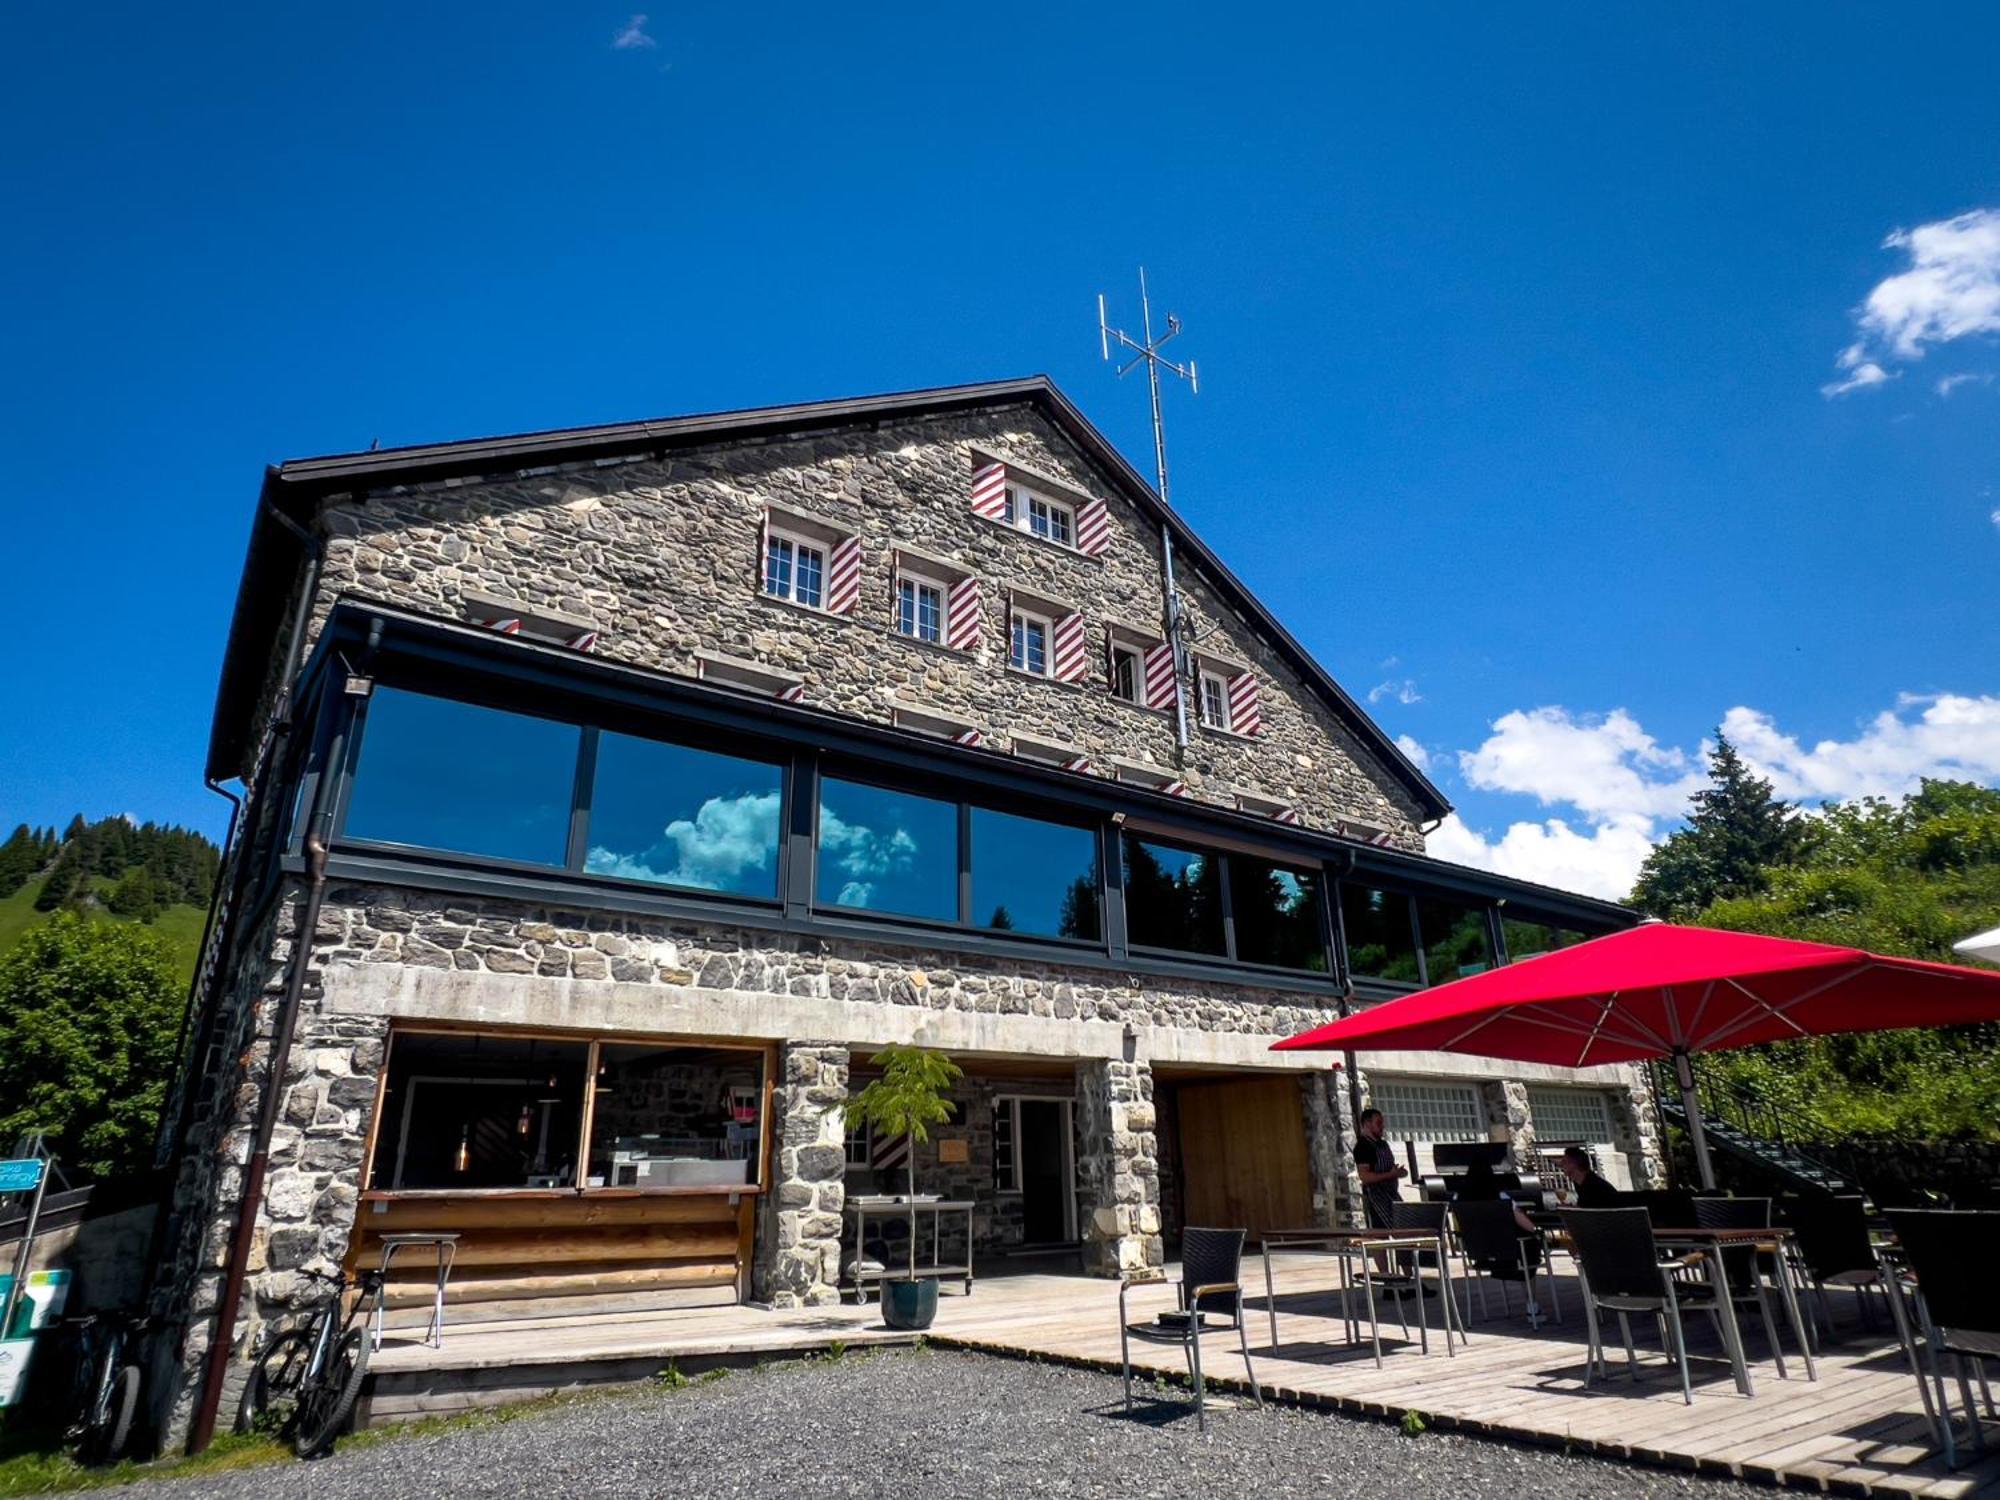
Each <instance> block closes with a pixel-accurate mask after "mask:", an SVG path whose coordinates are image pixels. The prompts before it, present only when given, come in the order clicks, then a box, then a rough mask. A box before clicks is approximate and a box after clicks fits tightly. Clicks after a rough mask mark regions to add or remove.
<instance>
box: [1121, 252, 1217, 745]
mask: <svg viewBox="0 0 2000 1500" xmlns="http://www.w3.org/2000/svg"><path fill="white" fill-rule="evenodd" d="M1139 331H1140V334H1141V338H1137V339H1135V338H1133V337H1132V336H1131V335H1130V334H1129V333H1126V332H1125V331H1124V330H1123V329H1122V328H1113V327H1112V326H1111V324H1110V323H1109V321H1107V320H1106V318H1105V315H1104V294H1103V293H1102V292H1099V293H1098V294H1097V341H1098V345H1099V347H1100V348H1101V349H1102V350H1103V351H1104V358H1105V359H1106V360H1107V361H1109V360H1110V359H1111V346H1112V345H1113V344H1114V343H1115V344H1116V345H1117V346H1118V349H1119V352H1120V353H1121V354H1124V353H1127V352H1129V353H1130V354H1131V356H1132V357H1131V358H1130V359H1129V360H1127V361H1126V362H1125V363H1124V364H1122V365H1120V366H1119V367H1118V378H1119V379H1121V380H1122V379H1124V378H1125V377H1126V376H1127V375H1129V374H1131V373H1132V372H1133V371H1134V370H1136V369H1138V368H1139V366H1140V365H1144V366H1145V367H1146V385H1147V387H1148V389H1149V390H1150V392H1151V394H1152V398H1153V463H1154V467H1155V470H1156V471H1157V473H1158V474H1159V492H1160V503H1161V504H1162V505H1165V506H1167V507H1168V508H1170V509H1171V507H1172V505H1173V500H1172V498H1171V497H1170V496H1169V494H1168V492H1167V427H1166V422H1165V420H1164V419H1163V417H1162V416H1161V414H1160V371H1162V370H1165V371H1166V372H1167V373H1168V374H1169V375H1173V376H1176V377H1178V378H1179V379H1181V380H1185V381H1186V382H1187V383H1188V390H1189V391H1190V392H1193V393H1195V394H1199V393H1200V391H1201V381H1200V378H1199V377H1198V376H1197V375H1196V373H1195V367H1194V361H1193V360H1189V361H1188V362H1187V363H1186V364H1176V363H1175V362H1174V361H1173V360H1171V359H1168V358H1167V357H1166V356H1165V355H1163V354H1161V353H1160V348H1161V346H1162V345H1164V344H1165V343H1166V342H1167V340H1169V339H1171V338H1173V337H1175V336H1176V335H1177V334H1179V333H1180V331H1181V320H1180V319H1179V318H1177V317H1175V316H1174V315H1173V314H1172V313H1168V314H1167V331H1166V332H1165V333H1163V334H1161V335H1160V336H1159V337H1158V338H1154V337H1153V303H1152V299H1151V298H1150V297H1149V296H1148V295H1147V292H1146V268H1145V267H1144V266H1141V267H1139ZM1160 579H1161V583H1162V585H1163V586H1164V589H1165V593H1166V600H1165V609H1164V611H1163V614H1164V624H1165V628H1166V634H1167V641H1168V644H1169V645H1171V646H1172V647H1173V653H1174V746H1175V748H1176V749H1177V750H1178V751H1180V752H1181V754H1183V755H1185V754H1186V752H1187V745H1188V725H1187V692H1186V689H1185V687H1184V684H1185V683H1186V681H1187V679H1188V675H1189V673H1188V648H1187V641H1186V638H1185V635H1186V632H1185V628H1184V626H1183V624H1182V620H1181V596H1180V590H1179V588H1178V587H1177V586H1176V584H1175V582H1174V538H1173V529H1172V527H1171V526H1169V525H1168V524H1167V523H1166V522H1165V521H1164V520H1163V521H1162V522H1161V524H1160Z"/></svg>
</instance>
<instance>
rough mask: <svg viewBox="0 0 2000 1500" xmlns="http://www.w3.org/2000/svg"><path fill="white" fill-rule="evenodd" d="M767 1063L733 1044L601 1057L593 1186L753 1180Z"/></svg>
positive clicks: (608, 1050)
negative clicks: (765, 1065) (731, 1046)
mask: <svg viewBox="0 0 2000 1500" xmlns="http://www.w3.org/2000/svg"><path fill="white" fill-rule="evenodd" d="M763 1085H764V1064H763V1059H762V1058H761V1057H759V1056H758V1055H757V1054H756V1053H754V1052H746V1051H740V1050H736V1049H732V1048H727V1047H662V1046H655V1045H651V1044H646V1043H627V1042H606V1043H604V1044H603V1045H602V1046H601V1047H599V1048H598V1050H597V1080H596V1100H595V1102H594V1103H593V1104H592V1106H591V1111H590V1170H589V1172H588V1174H587V1175H586V1177H585V1184H586V1185H587V1186H589V1187H636V1188H689V1187H740V1186H742V1185H744V1184H746V1183H754V1182H755V1181H756V1180H757V1165H756V1157H757V1141H758V1122H759V1119H760V1117H761V1114H762V1110H763V1098H764V1086H763Z"/></svg>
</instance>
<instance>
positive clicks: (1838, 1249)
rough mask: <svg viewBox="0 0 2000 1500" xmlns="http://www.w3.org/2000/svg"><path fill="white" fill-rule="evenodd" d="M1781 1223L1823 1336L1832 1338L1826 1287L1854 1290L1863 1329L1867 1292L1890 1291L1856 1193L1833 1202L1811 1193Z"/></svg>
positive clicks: (1825, 1195)
mask: <svg viewBox="0 0 2000 1500" xmlns="http://www.w3.org/2000/svg"><path fill="white" fill-rule="evenodd" d="M1785 1218H1786V1220H1787V1221H1788V1222H1789V1223H1790V1224H1791V1226H1792V1230H1793V1234H1794V1236H1795V1240H1794V1243H1795V1244H1796V1246H1797V1248H1798V1259H1799V1263H1800V1264H1801V1265H1803V1266H1804V1268H1805V1273H1806V1275H1805V1279H1806V1281H1807V1283H1808V1284H1809V1285H1810V1286H1811V1287H1812V1290H1813V1301H1814V1310H1815V1311H1816V1312H1817V1313H1818V1315H1819V1321H1820V1325H1821V1328H1822V1329H1823V1331H1824V1333H1825V1335H1826V1337H1828V1338H1832V1337H1833V1308H1832V1306H1831V1305H1830V1304H1829V1303H1828V1301H1827V1296H1826V1289H1827V1288H1828V1287H1830V1286H1847V1287H1853V1288H1854V1298H1855V1305H1856V1307H1857V1308H1858V1309H1859V1310H1860V1313H1861V1319H1862V1322H1863V1324H1864V1325H1865V1324H1866V1323H1867V1322H1868V1321H1869V1315H1868V1294H1867V1288H1869V1287H1871V1286H1872V1287H1879V1288H1881V1289H1882V1290H1883V1291H1884V1292H1885V1293H1887V1292H1889V1291H1890V1290H1891V1289H1890V1288H1889V1287H1888V1286H1887V1285H1886V1284H1885V1283H1884V1282H1883V1280H1882V1270H1881V1267H1880V1266H1879V1265H1877V1264H1876V1260H1875V1247H1874V1246H1873V1245H1872V1244H1871V1243H1870V1242H1869V1239H1868V1204H1867V1200H1866V1199H1864V1198H1862V1197H1861V1196H1860V1195H1859V1194H1858V1193H1857V1194H1851V1195H1850V1194H1843V1195H1841V1196H1839V1197H1835V1196H1833V1195H1831V1194H1828V1193H1813V1194H1810V1195H1808V1196H1804V1197H1800V1198H1798V1199H1795V1200H1794V1201H1793V1202H1791V1203H1789V1204H1788V1205H1786V1209H1785Z"/></svg>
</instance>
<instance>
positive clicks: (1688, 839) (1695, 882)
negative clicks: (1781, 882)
mask: <svg viewBox="0 0 2000 1500" xmlns="http://www.w3.org/2000/svg"><path fill="white" fill-rule="evenodd" d="M1708 781H1709V784H1708V785H1707V786H1706V787H1704V788H1702V790H1700V791H1698V792H1696V793H1695V794H1694V798H1693V803H1694V806H1693V811H1691V812H1690V813H1689V814H1688V821H1687V827H1685V828H1681V829H1677V830H1675V831H1674V832H1673V833H1672V834H1669V835H1668V836H1667V838H1666V840H1665V841H1664V842H1662V843H1661V844H1659V845H1658V846H1657V847H1656V848H1655V849H1654V850H1653V852H1652V853H1651V854H1650V855H1648V856H1647V857H1646V863H1645V864H1644V865H1643V866H1642V867H1641V868H1640V870H1639V880H1638V883H1637V884H1636V885H1634V886H1633V887H1632V904H1633V905H1635V906H1638V907H1641V908H1643V909H1644V910H1646V911H1648V912H1650V913H1652V914H1653V915H1654V916H1658V917H1667V918H1670V919H1673V920H1676V921H1684V920H1686V919H1688V918H1690V917H1693V916H1695V915H1697V914H1698V913H1700V912H1701V911H1703V910H1705V909H1706V908H1707V907H1709V906H1710V905H1712V904H1714V903H1715V902H1717V901H1727V900H1731V899H1734V898H1736V897H1740V896H1751V895H1755V894H1756V893H1758V892H1759V891H1762V890H1763V889H1764V888H1765V885H1766V882H1767V879H1768V872H1769V871H1770V870H1771V869H1772V868H1773V867H1775V866H1779V865H1787V864H1790V863H1791V862H1792V861H1793V860H1795V859H1796V858H1797V857H1798V855H1799V853H1800V851H1801V850H1802V849H1803V847H1804V839H1805V835H1804V830H1803V828H1802V827H1801V825H1800V823H1799V820H1798V810H1797V809H1796V808H1795V807H1793V806H1792V804H1790V803H1789V802H1786V801H1785V800H1784V799H1783V798H1781V797H1779V796H1778V795H1777V794H1776V793H1775V792H1774V791H1773V790H1772V788H1771V783H1770V782H1768V781H1766V780H1764V779H1763V778H1762V777H1760V776H1757V775H1754V774H1753V773H1752V772H1751V770H1750V768H1749V767H1748V766H1746V765H1745V764H1744V763H1743V758H1742V756H1740V755H1739V754H1737V751H1736V747H1735V746H1734V745H1733V744H1731V743H1730V742H1729V740H1728V738H1727V737H1726V736H1724V735H1723V734H1722V732H1721V731H1720V730H1718V731H1717V732H1716V736H1715V748H1714V749H1712V750H1711V751H1709V755H1708Z"/></svg>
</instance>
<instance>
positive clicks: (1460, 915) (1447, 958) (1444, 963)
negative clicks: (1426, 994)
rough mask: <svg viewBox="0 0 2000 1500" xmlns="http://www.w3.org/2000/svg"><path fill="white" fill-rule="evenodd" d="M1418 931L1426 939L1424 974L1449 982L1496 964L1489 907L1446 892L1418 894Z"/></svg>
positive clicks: (1434, 980) (1434, 981)
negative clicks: (1444, 894) (1488, 919)
mask: <svg viewBox="0 0 2000 1500" xmlns="http://www.w3.org/2000/svg"><path fill="white" fill-rule="evenodd" d="M1417 931H1418V932H1420V933H1422V934H1423V939H1424V976H1425V979H1426V981H1427V982H1428V983H1430V984H1445V983H1447V982H1449V981H1450V980H1453V979H1463V978H1465V977H1466V976H1467V975H1469V974H1478V973H1482V972H1484V971H1485V970H1487V969H1490V968H1492V967H1493V939H1492V936H1491V935H1490V933H1489V932H1488V930H1487V926H1486V908H1485V907H1483V906H1466V905H1464V904H1462V903H1460V902H1457V901H1453V900H1450V899H1449V898H1448V897H1444V896H1419V897H1417Z"/></svg>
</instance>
